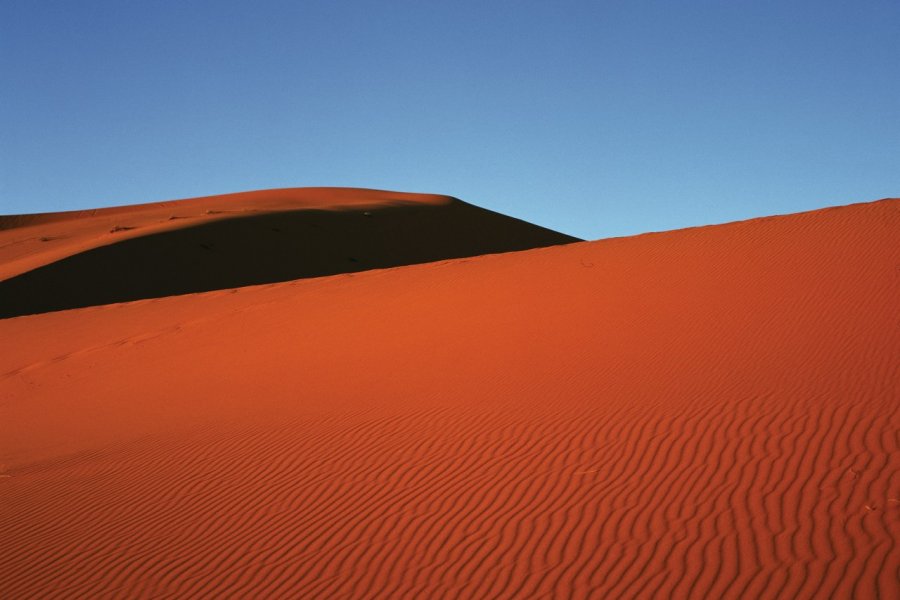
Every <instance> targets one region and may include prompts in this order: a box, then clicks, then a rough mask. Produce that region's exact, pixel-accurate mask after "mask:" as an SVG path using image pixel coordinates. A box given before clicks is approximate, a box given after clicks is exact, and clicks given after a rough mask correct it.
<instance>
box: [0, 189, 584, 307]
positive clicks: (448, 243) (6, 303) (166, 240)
mask: <svg viewBox="0 0 900 600" xmlns="http://www.w3.org/2000/svg"><path fill="white" fill-rule="evenodd" d="M574 241H578V240H577V238H573V237H571V236H567V235H564V234H561V233H557V232H555V231H551V230H549V229H544V228H543V227H538V226H537V225H532V224H530V223H525V222H524V221H520V220H518V219H513V218H511V217H507V216H505V215H501V214H498V213H495V212H491V211H489V210H485V209H483V208H479V207H477V206H473V205H471V204H466V203H465V202H462V201H460V200H457V199H455V198H450V197H448V196H434V195H425V194H404V193H397V192H382V191H377V190H360V189H348V188H295V189H280V190H265V191H261V192H246V193H242V194H231V195H226V196H211V197H207V198H197V199H192V200H181V201H171V202H161V203H157V204H149V205H147V204H145V205H139V206H134V207H116V208H111V209H100V210H97V211H80V212H75V213H60V214H55V215H54V214H50V215H23V216H11V217H0V263H3V264H4V265H5V268H3V269H0V278H3V277H4V275H5V277H6V278H5V280H2V281H0V318H7V317H15V316H21V315H26V314H35V313H42V312H47V311H54V310H64V309H69V308H82V307H86V306H96V305H100V304H110V303H113V302H125V301H131V300H141V299H145V298H159V297H164V296H174V295H178V294H187V293H193V292H206V291H211V290H218V289H227V288H235V287H241V286H246V285H255V284H262V283H273V282H279V281H290V280H293V279H300V278H305V277H321V276H324V275H334V274H338V273H347V272H356V271H364V270H368V269H375V268H387V267H396V266H401V265H410V264H415V263H422V262H430V261H436V260H443V259H448V258H461V257H466V256H475V255H481V254H488V253H495V252H509V251H514V250H525V249H529V248H536V247H543V246H549V245H555V244H563V243H569V242H574ZM4 271H5V274H4Z"/></svg>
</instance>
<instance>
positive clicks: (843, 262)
mask: <svg viewBox="0 0 900 600" xmlns="http://www.w3.org/2000/svg"><path fill="white" fill-rule="evenodd" d="M268 194H270V195H272V194H274V193H273V192H269V193H268ZM302 194H304V196H303V198H304V199H305V200H304V201H306V202H307V204H306V205H305V206H302V207H299V208H298V204H297V203H296V199H295V200H291V201H285V197H284V196H283V195H282V196H278V198H273V197H270V196H266V193H262V196H261V197H260V198H247V197H245V198H243V199H241V198H237V199H236V198H235V196H238V195H235V196H229V197H221V198H220V199H219V200H216V199H215V198H213V199H198V200H196V201H184V202H182V203H162V204H156V205H144V206H142V207H133V208H121V209H109V210H105V211H103V210H98V211H96V213H93V212H89V211H88V212H82V213H77V214H61V215H43V216H36V217H19V218H8V219H6V220H5V221H4V222H3V227H4V230H3V231H0V234H2V235H3V237H2V238H0V240H3V245H2V250H0V252H2V253H3V254H0V256H2V257H3V261H4V262H3V264H2V268H3V269H4V271H3V273H4V275H2V277H4V278H5V281H3V282H0V294H2V295H3V303H4V304H3V305H4V306H6V307H12V308H10V309H9V313H10V314H12V313H25V312H27V310H25V309H27V307H23V306H21V305H18V304H17V299H16V298H15V297H13V298H10V296H9V291H8V290H18V289H24V288H13V287H6V288H4V287H2V284H4V283H8V282H9V281H17V278H19V277H21V276H23V275H25V274H27V273H28V272H31V271H36V270H39V269H41V268H45V267H51V268H52V267H53V265H59V264H63V263H65V261H67V260H71V259H77V257H78V256H82V255H83V254H85V253H88V252H94V251H97V250H99V249H102V248H107V250H106V252H112V249H114V248H115V246H121V247H122V248H126V249H128V248H129V246H125V244H129V243H142V242H139V241H138V240H141V239H143V240H145V241H146V240H147V239H151V238H152V237H153V236H154V235H167V234H173V235H180V236H187V237H184V238H178V239H184V240H188V241H189V242H190V243H191V244H193V243H195V242H196V243H205V242H202V240H200V237H202V236H201V235H200V233H197V231H196V229H197V228H200V227H205V226H207V225H211V226H213V227H214V229H215V227H216V226H218V224H224V223H226V222H228V223H231V225H229V227H237V225H235V221H238V220H240V219H257V218H262V219H263V220H264V221H265V225H266V227H269V226H270V225H271V224H272V223H273V222H274V221H272V220H271V219H273V218H276V217H277V214H282V213H285V212H290V211H295V210H299V209H304V208H305V209H310V210H318V211H320V212H329V213H331V212H340V215H341V216H342V219H338V220H335V221H327V222H325V221H323V222H322V223H321V225H322V226H323V227H327V228H328V231H329V233H328V235H327V236H323V238H324V237H327V238H328V242H329V244H330V245H329V246H328V247H329V248H337V249H340V248H341V247H342V246H341V244H345V245H346V246H344V247H346V248H352V250H347V251H346V252H336V253H333V254H330V255H328V256H327V257H326V258H324V259H322V262H324V263H329V264H330V263H335V264H331V265H330V266H331V267H332V270H331V271H330V272H327V273H325V274H324V276H314V277H311V276H309V275H303V274H301V275H297V276H296V277H295V278H294V279H293V280H291V281H283V282H274V281H268V282H265V283H264V284H263V285H247V284H249V283H258V282H254V281H252V280H250V281H248V280H245V281H242V282H240V283H239V284H237V285H234V286H233V287H230V288H227V289H226V288H224V287H223V288H221V289H219V288H215V286H218V285H223V280H220V279H216V278H214V277H210V278H209V279H207V280H204V281H202V282H201V283H202V284H203V285H202V286H201V287H206V288H207V290H208V291H207V290H187V291H201V292H202V293H187V292H186V291H184V290H182V291H181V292H179V294H180V295H171V296H167V297H156V296H153V295H147V296H145V297H142V298H141V299H135V300H134V301H130V302H123V303H116V304H100V303H98V304H96V305H88V306H87V307H85V308H78V309H72V310H59V311H57V310H56V309H55V308H54V307H55V306H57V305H55V304H52V303H49V304H47V305H42V308H41V310H38V311H34V312H40V313H42V314H32V315H24V316H10V317H9V318H4V319H0V340H2V341H0V463H2V471H0V524H2V525H0V535H2V540H3V541H2V544H0V596H2V597H4V598H16V599H18V598H200V597H208V598H251V597H258V598H476V599H481V598H526V599H531V598H604V599H605V598H790V599H794V598H897V597H900V584H898V574H900V545H898V538H900V436H898V433H900V360H898V359H900V327H898V325H900V310H898V308H900V303H898V299H900V243H898V232H900V200H896V199H887V200H881V201H877V202H871V203H863V204H853V205H848V206H842V207H835V208H829V209H824V210H818V211H813V212H807V213H801V214H794V215H786V216H777V217H767V218H761V219H754V220H750V221H744V222H738V223H730V224H725V225H716V226H706V227H697V228H691V229H684V230H678V231H669V232H663V233H650V234H645V235H639V236H634V237H627V238H614V239H606V240H600V241H595V242H576V243H564V242H566V241H571V239H570V238H569V239H567V238H565V236H561V235H560V234H554V233H553V232H548V231H547V230H543V229H540V228H531V226H529V225H527V224H522V223H521V222H511V220H507V219H506V218H504V217H501V216H489V217H485V215H484V213H482V212H481V211H480V210H479V209H475V208H474V207H473V208H464V207H461V206H456V207H454V206H455V201H453V200H452V199H447V198H446V197H438V196H407V195H397V194H389V193H387V192H383V193H382V192H371V193H362V194H361V193H360V192H358V191H355V192H354V191H347V192H337V191H334V190H331V191H327V190H326V191H325V192H323V191H322V190H318V191H317V190H310V191H306V192H302ZM342 194H343V196H342ZM377 194H385V196H383V197H375V196H374V195H377ZM274 195H275V196H277V194H274ZM338 196H341V197H342V199H340V198H338ZM279 198H280V199H279ZM257 200H258V201H259V203H258V204H257ZM270 201H271V204H266V202H270ZM385 202H386V203H388V204H391V205H392V206H393V203H396V202H402V203H406V204H402V205H401V206H400V207H399V209H400V212H398V213H397V214H398V215H400V216H399V217H398V218H399V219H400V222H402V225H403V227H402V228H408V227H412V226H414V225H415V223H416V222H418V219H420V216H417V214H419V215H421V214H426V213H429V211H432V210H434V211H436V213H437V214H438V217H437V218H436V219H435V221H434V222H430V221H428V219H429V218H430V217H421V219H424V220H423V223H424V224H423V227H424V228H425V230H426V232H425V234H423V235H419V234H418V233H416V232H413V233H404V234H403V235H409V236H411V237H406V238H402V239H401V238H394V237H392V236H391V235H388V236H387V237H386V238H385V237H383V236H382V234H381V233H379V236H382V237H381V238H378V239H382V242H380V243H387V242H384V241H383V240H385V239H387V240H393V239H399V240H400V242H401V243H399V244H398V247H400V248H401V250H398V251H397V254H393V255H392V254H390V253H389V252H388V251H387V250H384V253H385V256H387V258H385V259H384V263H383V264H382V263H376V264H374V265H371V266H379V267H390V268H376V269H371V270H363V268H366V267H368V266H370V265H362V268H359V269H357V268H355V267H353V268H347V267H350V266H351V265H356V264H357V263H351V262H350V261H346V260H345V259H346V256H348V255H349V256H354V257H356V258H358V259H359V260H361V261H362V260H371V259H368V258H366V257H365V256H362V255H360V256H356V254H355V253H357V252H361V251H362V250H361V249H362V247H360V250H357V248H356V247H355V246H354V244H358V243H359V242H358V241H357V240H356V239H355V236H358V235H360V232H361V230H362V228H364V227H367V226H368V224H369V223H372V222H374V221H375V220H376V219H379V218H381V217H382V215H381V214H380V213H379V211H381V210H382V209H383V208H384V205H385ZM229 204H231V205H232V206H233V207H236V208H233V210H235V211H237V212H235V213H225V212H221V213H215V212H214V213H211V214H209V215H207V214H206V211H207V210H213V211H216V210H222V211H224V210H227V208H228V206H229ZM251 205H255V206H257V208H256V209H255V210H254V211H250V212H249V213H245V212H241V211H245V210H246V209H247V208H248V206H251ZM335 206H338V207H340V210H338V211H336V210H335ZM448 206H449V207H450V208H448ZM407 209H416V210H418V213H416V210H414V211H413V213H414V214H411V215H408V216H402V215H403V214H405V213H404V212H403V211H404V210H407ZM360 210H362V211H363V212H370V213H372V214H371V215H370V216H366V215H365V214H362V215H360V214H359V211H360ZM341 211H343V212H341ZM441 211H446V212H447V214H449V215H452V216H453V218H450V217H447V219H443V218H441V217H440V213H441ZM382 212H384V218H385V219H387V218H389V217H390V215H391V214H393V213H391V211H390V210H389V209H384V210H383V211H382ZM485 212H487V211H485ZM273 214H275V215H276V217H272V215H273ZM491 214H493V213H491ZM173 215H174V216H176V217H179V218H175V219H169V217H170V216H173ZM316 215H319V213H316ZM282 216H283V215H282ZM307 216H308V215H307ZM181 217H184V218H181ZM351 217H354V218H351ZM355 217H358V218H355ZM317 218H318V217H317ZM190 219H194V220H195V221H198V223H194V224H191V225H188V224H187V223H188V221H189V220H190ZM454 219H455V220H454ZM200 221H203V222H202V223H199V222H200ZM207 221H208V222H207ZM306 222H308V220H307V221H303V219H302V218H301V219H300V221H298V224H296V227H297V228H298V229H297V231H299V228H300V227H301V226H305V225H303V223H306ZM291 223H293V221H291ZM441 223H445V224H446V226H447V227H448V228H449V229H450V230H451V232H450V233H447V234H446V235H445V236H444V237H440V239H439V240H438V242H439V243H437V244H436V246H435V247H437V248H442V249H445V250H446V249H447V248H446V247H447V245H448V244H449V243H450V242H448V241H447V240H452V239H453V238H454V237H455V236H457V235H462V236H466V235H469V234H468V233H465V232H466V231H467V230H469V229H473V228H475V229H478V228H480V231H481V232H482V233H481V234H478V235H481V236H482V237H481V238H478V239H480V240H481V241H479V242H478V243H473V244H471V245H467V242H466V243H463V244H462V245H463V246H465V248H461V249H460V252H461V254H459V255H456V256H441V257H437V258H435V257H434V255H433V254H429V253H428V252H425V251H423V250H422V248H420V247H418V246H416V247H413V248H405V250H404V249H403V244H406V243H408V242H411V241H414V240H425V239H428V238H433V237H434V236H442V235H444V234H440V233H438V230H440V229H441V226H440V225H441ZM498 223H499V224H498ZM504 223H505V225H502V224H504ZM482 225H483V226H482ZM117 226H118V227H135V229H120V230H118V231H115V232H113V233H110V230H112V229H115V228H116V227H117ZM273 226H274V227H277V225H273ZM293 226H294V225H292V227H293ZM344 227H346V229H342V228H344ZM504 227H508V228H509V229H508V230H506V229H503V228H504ZM191 228H194V231H193V233H191V232H190V231H189V229H191ZM494 228H498V229H497V230H496V231H495V229H494ZM310 229H312V228H310ZM148 230H149V231H148ZM215 231H216V232H218V233H215V235H218V236H219V237H217V238H216V239H217V240H218V242H217V243H226V242H227V239H226V238H227V236H228V234H229V233H230V232H233V231H237V229H224V230H218V229H216V230H215ZM291 231H295V230H291ZM341 231H345V232H346V233H344V234H341V233H340V232H341ZM173 232H174V233H173ZM179 232H180V233H179ZM185 232H187V233H185ZM201 232H202V230H201ZM460 232H462V233H460ZM529 232H530V233H529ZM272 233H275V232H272ZM254 235H255V234H254ZM254 235H250V234H248V237H246V238H245V239H248V240H253V239H256V240H259V239H260V237H261V236H260V235H255V237H254ZM298 235H299V234H298ZM342 235H343V237H341V236H342ZM472 235H475V234H472ZM520 235H522V236H525V238H527V239H522V238H519V237H517V236H520ZM529 235H531V236H533V237H528V236H529ZM116 236H119V237H116ZM495 236H496V237H495ZM111 237H113V238H115V241H110V238H111ZM476 237H477V236H476ZM42 238H52V239H51V240H50V241H41V239H42ZM157 239H158V238H157ZM492 239H493V240H494V241H493V242H491V240H492ZM517 240H518V241H521V244H522V245H523V246H529V245H530V247H531V249H524V248H523V247H521V246H517V245H516V241H517ZM370 241H371V244H370V245H375V246H377V243H376V242H377V239H376V238H375V237H373V238H372V240H370ZM463 242H465V240H463ZM317 243H318V242H317ZM367 243H368V242H367ZM416 243H418V242H416ZM52 244H58V246H52ZM555 244H563V245H555ZM154 247H160V244H156V245H155V246H154ZM192 248H193V247H192ZM466 248H468V250H467V251H466V252H463V250H466ZM485 248H487V249H485ZM510 250H517V251H510ZM247 251H248V252H253V250H251V249H248V250H247ZM329 251H330V250H329ZM123 252H125V253H124V256H134V254H129V252H131V250H127V251H123ZM200 252H204V250H203V249H200V250H199V251H198V250H196V249H195V248H194V249H191V251H190V257H194V256H200V255H201V254H200ZM235 252H236V250H229V254H228V255H227V256H233V255H234V253H235ZM467 252H468V253H467ZM488 252H502V253H494V254H487V253H488ZM463 255H465V256H463ZM104 256H107V255H104ZM109 256H113V255H109ZM174 256H175V255H174V254H173V255H171V256H167V257H166V258H165V260H170V259H172V257H174ZM179 256H180V255H179ZM397 256H400V258H401V259H403V258H405V260H398V259H397ZM104 260H106V259H104ZM110 260H111V259H110ZM391 260H393V263H391ZM427 261H434V262H427ZM348 263H349V264H348ZM411 263H420V264H411ZM67 264H68V265H69V267H67V269H69V270H68V271H66V272H65V273H64V276H65V277H73V276H74V275H72V274H73V273H76V274H81V275H79V276H85V277H89V276H90V277H96V276H98V273H99V274H100V275H102V274H103V273H102V270H103V269H104V268H106V265H108V264H109V263H108V262H103V261H98V262H96V263H95V262H90V261H88V262H78V263H76V264H75V265H74V266H71V264H72V263H67ZM403 264H405V265H406V266H401V265H403ZM339 267H342V268H345V270H344V271H343V272H342V271H341V270H340V268H339ZM154 268H156V269H176V268H177V266H175V265H171V264H167V263H165V262H164V261H162V260H161V261H160V262H159V263H158V264H157V265H156V266H155V267H154V266H153V265H152V264H150V265H149V266H148V265H145V266H141V267H140V269H139V270H138V273H137V274H138V275H140V276H143V275H146V276H147V277H154V278H157V280H158V281H164V280H165V277H161V274H160V273H151V272H148V271H152V270H153V269H154ZM238 270H239V271H241V273H243V275H242V276H243V277H246V276H247V272H251V271H252V269H250V268H249V267H248V266H247V265H242V266H240V267H239V268H238ZM184 273H185V272H182V275H180V276H181V277H183V278H184V279H185V280H188V279H189V276H188V275H186V274H184ZM109 275H110V277H115V275H116V274H115V273H110V274H109ZM280 275H284V273H281V274H280ZM312 275H322V273H319V272H316V271H315V270H313V272H312ZM54 277H55V275H54ZM59 277H60V278H64V277H63V275H59ZM301 277H309V278H301ZM60 280H62V279H54V278H53V277H48V278H47V279H46V281H48V282H50V283H46V284H45V283H40V285H48V286H52V285H54V283H53V282H58V281H60ZM98 281H99V279H95V280H91V285H95V284H97V282H98ZM224 283H226V284H227V283H228V282H224ZM40 285H38V284H35V287H34V288H32V289H40V290H43V292H42V293H48V294H55V295H60V296H67V294H69V292H68V291H65V290H59V289H58V290H56V291H55V292H54V291H53V289H51V288H47V287H44V288H41V287H40ZM97 285H99V284H97ZM151 291H152V290H151ZM156 291H160V290H159V289H156ZM141 293H147V290H142V292H141ZM77 298H78V297H76V300H77ZM87 300H88V301H91V302H94V301H99V300H102V298H99V297H92V298H88V299H87ZM67 302H68V303H69V304H71V303H72V301H71V298H70V299H69V300H67ZM50 311H53V312H50Z"/></svg>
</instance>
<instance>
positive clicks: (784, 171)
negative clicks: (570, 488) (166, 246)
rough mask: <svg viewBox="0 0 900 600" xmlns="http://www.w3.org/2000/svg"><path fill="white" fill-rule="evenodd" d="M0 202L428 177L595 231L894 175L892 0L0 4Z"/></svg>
mask: <svg viewBox="0 0 900 600" xmlns="http://www.w3.org/2000/svg"><path fill="white" fill-rule="evenodd" d="M0 76H2V86H0V213H21V212H44V211H58V210H70V209H76V208H90V207H99V206H108V205H115V204H132V203H138V202H150V201H156V200H166V199H174V198H186V197H193V196H202V195H211V194H218V193H226V192H236V191H244V190H251V189H261V188H273V187H292V186H323V185H326V186H332V185H333V186H356V187H371V188H381V189H393V190H401V191H415V192H433V193H441V194H449V195H453V196H457V197H459V198H461V199H463V200H466V201H469V202H472V203H475V204H478V205H480V206H484V207H486V208H490V209H493V210H497V211H500V212H503V213H506V214H510V215H513V216H516V217H520V218H523V219H526V220H528V221H532V222H535V223H539V224H542V225H545V226H548V227H551V228H554V229H557V230H560V231H564V232H566V233H570V234H573V235H577V236H580V237H585V238H591V239H596V238H600V237H608V236H615V235H628V234H633V233H640V232H644V231H658V230H665V229H673V228H678V227H685V226H691V225H702V224H708V223H717V222H723V221H731V220H737V219H743V218H749V217H754V216H763V215H769V214H776V213H787V212H796V211H801V210H808V209H812V208H818V207H824V206H830V205H836V204H848V203H851V202H859V201H866V200H874V199H878V198H882V197H886V196H900V1H898V0H886V1H881V2H879V1H867V0H855V1H852V0H848V1H846V2H836V1H828V0H818V1H806V2H800V1H791V0H776V1H765V0H756V1H752V2H750V1H747V2H739V1H736V0H721V1H678V0H664V1H659V2H642V1H616V2H613V1H596V2H565V1H561V0H546V1H543V2H528V1H521V0H519V1H509V2H506V1H499V0H481V1H475V2H469V1H464V0H453V1H450V0H446V1H440V2H439V1H428V0H419V1H399V0H398V1H393V0H374V1H341V0H321V1H318V0H305V1H304V0H294V1H283V2H281V1H264V0H252V1H243V2H236V1H228V0H214V1H191V0H176V1H170V2H163V1H153V2H148V1H138V0H112V1H107V2H97V1H91V0H78V1H68V0H65V1H56V2H54V1H48V0H0Z"/></svg>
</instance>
